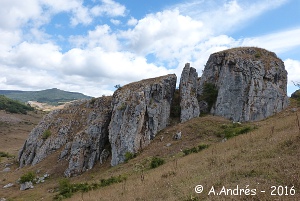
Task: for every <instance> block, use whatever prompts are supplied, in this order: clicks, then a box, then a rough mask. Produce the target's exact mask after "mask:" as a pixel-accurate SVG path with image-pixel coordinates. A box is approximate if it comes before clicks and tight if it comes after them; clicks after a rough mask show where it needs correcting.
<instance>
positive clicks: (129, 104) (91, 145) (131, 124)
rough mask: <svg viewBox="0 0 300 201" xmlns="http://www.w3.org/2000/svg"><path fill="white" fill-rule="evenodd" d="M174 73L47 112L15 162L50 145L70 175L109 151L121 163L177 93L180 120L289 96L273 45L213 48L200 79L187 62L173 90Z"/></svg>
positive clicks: (249, 108)
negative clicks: (220, 49)
mask: <svg viewBox="0 0 300 201" xmlns="http://www.w3.org/2000/svg"><path fill="white" fill-rule="evenodd" d="M176 80H177V78H176V75H175V74H172V75H166V76H161V77H157V78H152V79H146V80H142V81H139V82H134V83H130V84H128V85H125V86H123V87H120V88H119V89H117V90H116V91H115V93H114V95H113V96H112V97H101V98H97V99H92V100H89V101H77V102H74V103H73V104H71V105H69V106H66V107H65V108H64V109H61V110H55V111H52V112H50V113H49V114H48V115H46V116H45V117H44V118H43V119H42V121H41V122H40V123H39V125H37V126H36V127H35V128H34V129H33V130H32V131H31V133H30V135H29V137H28V139H27V140H26V141H25V143H24V146H23V148H22V149H21V150H20V152H19V163H20V167H23V166H25V165H34V164H37V163H39V162H40V161H42V160H43V159H45V158H46V157H47V156H49V155H50V154H52V153H54V152H58V153H57V154H58V160H66V161H67V163H68V166H67V169H66V170H65V172H64V173H65V175H66V176H68V177H70V176H74V175H78V174H80V173H82V172H84V171H86V170H88V169H91V168H92V167H93V166H94V165H95V163H96V162H99V163H103V162H104V161H105V160H106V159H107V158H108V157H109V155H110V152H111V157H112V159H111V165H112V166H114V165H117V164H119V163H122V162H124V161H125V155H126V153H127V152H130V153H137V152H139V151H140V150H142V149H143V148H144V147H146V146H147V145H149V143H150V142H151V140H152V139H153V138H154V137H155V136H156V134H157V133H158V132H159V131H160V130H162V129H164V128H165V127H166V126H167V125H168V123H169V118H170V109H171V103H172V99H173V97H176V98H175V100H176V101H173V104H172V105H173V107H174V108H176V109H178V108H179V96H180V108H181V114H180V121H181V122H185V121H187V120H189V119H192V118H195V117H198V116H199V114H200V111H201V112H202V111H203V112H209V111H210V112H211V113H212V114H214V115H218V116H223V117H225V118H229V119H232V120H233V121H237V122H244V121H256V120H261V119H264V118H266V117H268V116H270V115H273V114H274V113H276V112H280V111H281V110H282V109H284V108H285V107H286V106H287V104H288V98H287V95H286V85H287V72H286V70H285V68H284V64H283V62H282V61H281V60H280V59H279V58H278V57H277V56H276V55H275V53H272V52H269V51H267V50H264V49H260V48H249V47H244V48H234V49H230V50H225V51H222V52H217V53H214V54H212V55H211V56H210V57H209V60H208V61H207V64H206V66H205V69H204V72H203V75H202V77H201V79H200V78H198V74H197V72H196V69H195V68H193V67H190V65H189V64H188V63H187V64H186V65H185V67H184V69H183V71H182V75H181V79H180V86H179V87H180V90H179V94H178V92H176V94H175V96H174V92H175V88H176ZM208 86H209V87H208ZM174 104H175V106H174ZM210 108H211V109H210ZM176 115H177V116H179V110H178V112H177V113H176ZM177 116H176V117H177ZM180 138H181V135H180V136H179V135H178V136H177V137H176V139H180ZM109 143H110V146H109ZM170 145H171V144H170V143H168V144H167V146H170ZM110 148H111V150H110Z"/></svg>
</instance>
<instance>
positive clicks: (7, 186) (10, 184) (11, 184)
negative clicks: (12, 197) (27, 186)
mask: <svg viewBox="0 0 300 201" xmlns="http://www.w3.org/2000/svg"><path fill="white" fill-rule="evenodd" d="M12 186H14V184H13V183H8V184H6V185H5V186H3V188H10V187H12Z"/></svg>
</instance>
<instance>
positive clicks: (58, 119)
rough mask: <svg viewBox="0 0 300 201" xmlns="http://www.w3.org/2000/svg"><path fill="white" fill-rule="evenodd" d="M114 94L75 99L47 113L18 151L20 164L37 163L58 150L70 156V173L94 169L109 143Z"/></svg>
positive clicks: (63, 156)
mask: <svg viewBox="0 0 300 201" xmlns="http://www.w3.org/2000/svg"><path fill="white" fill-rule="evenodd" d="M111 100H112V97H109V96H107V97H100V98H97V99H91V100H89V101H76V102H74V103H72V104H70V105H69V106H66V107H65V108H64V109H61V110H54V111H52V112H50V113H49V114H47V115H45V116H44V118H43V119H42V121H41V122H40V123H39V124H38V125H37V126H36V127H35V128H34V129H33V130H32V131H31V133H30V134H29V137H28V139H27V140H26V141H25V143H24V145H23V148H22V149H21V150H20V152H19V163H20V167H23V166H25V165H35V164H37V163H39V162H40V161H42V160H43V159H45V158H46V157H47V156H48V155H50V154H52V153H53V152H55V151H58V150H59V151H60V155H59V158H58V160H64V159H65V160H67V161H68V168H67V169H66V170H65V175H66V176H68V177H70V176H74V175H78V174H80V173H82V172H83V171H85V170H88V169H91V168H92V167H93V166H94V164H95V163H96V162H97V161H99V160H100V155H101V153H102V151H103V149H104V148H105V145H106V144H107V143H108V124H109V121H110V117H111Z"/></svg>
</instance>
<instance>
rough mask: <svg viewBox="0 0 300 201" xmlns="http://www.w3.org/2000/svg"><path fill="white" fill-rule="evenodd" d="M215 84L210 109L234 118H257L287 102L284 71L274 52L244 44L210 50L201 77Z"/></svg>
mask: <svg viewBox="0 0 300 201" xmlns="http://www.w3.org/2000/svg"><path fill="white" fill-rule="evenodd" d="M204 83H211V84H214V85H215V86H216V87H217V89H218V97H217V100H216V103H215V105H214V106H213V108H212V109H211V113H212V114H214V115H218V116H223V117H225V118H228V119H231V120H233V121H236V122H245V121H257V120H261V119H264V118H266V117H268V116H271V115H273V114H275V113H277V112H280V111H281V110H283V109H284V108H286V107H287V105H288V97H287V71H286V70H285V67H284V63H283V62H282V60H281V59H279V58H278V57H277V56H276V54H275V53H273V52H269V51H267V50H265V49H261V48H254V47H243V48H234V49H229V50H225V51H222V52H217V53H214V54H212V55H211V56H210V57H209V59H208V61H207V63H206V66H205V69H204V72H203V75H202V77H201V80H200V84H199V90H198V95H200V96H201V93H202V90H203V86H204Z"/></svg>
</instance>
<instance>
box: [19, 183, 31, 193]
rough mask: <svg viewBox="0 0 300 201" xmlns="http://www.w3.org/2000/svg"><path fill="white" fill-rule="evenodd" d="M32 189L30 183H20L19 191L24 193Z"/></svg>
mask: <svg viewBox="0 0 300 201" xmlns="http://www.w3.org/2000/svg"><path fill="white" fill-rule="evenodd" d="M32 188H33V184H32V182H31V181H28V182H25V183H22V184H21V185H20V191H25V190H28V189H32Z"/></svg>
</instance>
